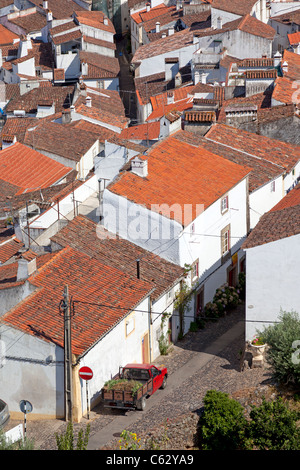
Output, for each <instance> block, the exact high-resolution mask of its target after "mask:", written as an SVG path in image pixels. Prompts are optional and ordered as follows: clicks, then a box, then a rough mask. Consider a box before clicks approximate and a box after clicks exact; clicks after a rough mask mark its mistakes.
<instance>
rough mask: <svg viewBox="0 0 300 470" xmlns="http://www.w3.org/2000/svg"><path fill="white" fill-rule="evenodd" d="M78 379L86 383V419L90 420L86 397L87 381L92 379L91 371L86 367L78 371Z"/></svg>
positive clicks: (87, 397)
mask: <svg viewBox="0 0 300 470" xmlns="http://www.w3.org/2000/svg"><path fill="white" fill-rule="evenodd" d="M79 377H80V378H81V379H83V380H85V383H86V402H87V419H90V409H89V408H90V407H89V396H88V381H89V380H91V378H92V377H93V371H92V369H90V368H89V367H87V366H84V367H81V369H79Z"/></svg>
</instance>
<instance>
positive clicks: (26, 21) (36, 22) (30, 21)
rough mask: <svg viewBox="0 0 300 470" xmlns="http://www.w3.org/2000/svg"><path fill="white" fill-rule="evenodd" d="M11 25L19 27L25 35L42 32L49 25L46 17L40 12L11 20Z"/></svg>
mask: <svg viewBox="0 0 300 470" xmlns="http://www.w3.org/2000/svg"><path fill="white" fill-rule="evenodd" d="M9 22H10V23H13V24H14V25H16V26H19V27H20V28H22V29H23V31H24V32H25V33H33V32H36V31H41V30H42V29H43V28H44V26H46V24H47V19H46V16H45V15H43V14H42V13H40V12H38V11H37V12H36V13H30V14H28V15H22V16H19V17H17V18H11V19H10V20H9Z"/></svg>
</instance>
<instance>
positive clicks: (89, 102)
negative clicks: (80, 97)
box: [85, 96, 92, 108]
mask: <svg viewBox="0 0 300 470" xmlns="http://www.w3.org/2000/svg"><path fill="white" fill-rule="evenodd" d="M85 105H86V106H88V107H89V108H91V106H92V98H91V97H90V96H87V97H86V99H85Z"/></svg>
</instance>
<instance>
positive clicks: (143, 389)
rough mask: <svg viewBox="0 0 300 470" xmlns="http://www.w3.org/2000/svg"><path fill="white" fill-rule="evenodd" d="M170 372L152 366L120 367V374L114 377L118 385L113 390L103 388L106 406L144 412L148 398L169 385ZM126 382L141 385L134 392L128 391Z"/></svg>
mask: <svg viewBox="0 0 300 470" xmlns="http://www.w3.org/2000/svg"><path fill="white" fill-rule="evenodd" d="M167 377H168V371H167V368H166V367H160V368H158V367H156V366H154V365H152V364H127V365H126V366H125V367H120V370H119V374H117V375H116V376H115V377H113V379H112V380H113V381H115V383H116V385H115V386H114V387H113V388H109V387H103V388H102V390H101V396H102V400H103V401H104V403H105V404H104V406H106V407H109V408H120V409H138V410H144V409H145V407H146V398H147V397H148V396H150V395H153V393H155V392H156V391H157V390H158V389H159V388H162V389H164V388H165V387H166V384H167ZM126 381H128V382H129V381H131V382H133V381H134V382H137V383H140V384H141V385H140V387H139V388H137V390H135V391H134V392H132V391H130V390H128V389H127V390H126V386H124V385H126Z"/></svg>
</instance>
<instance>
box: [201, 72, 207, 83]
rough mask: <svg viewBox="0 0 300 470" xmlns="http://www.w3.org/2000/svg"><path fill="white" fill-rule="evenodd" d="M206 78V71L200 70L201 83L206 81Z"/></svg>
mask: <svg viewBox="0 0 300 470" xmlns="http://www.w3.org/2000/svg"><path fill="white" fill-rule="evenodd" d="M206 78H207V75H206V73H204V72H202V73H201V83H206Z"/></svg>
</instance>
